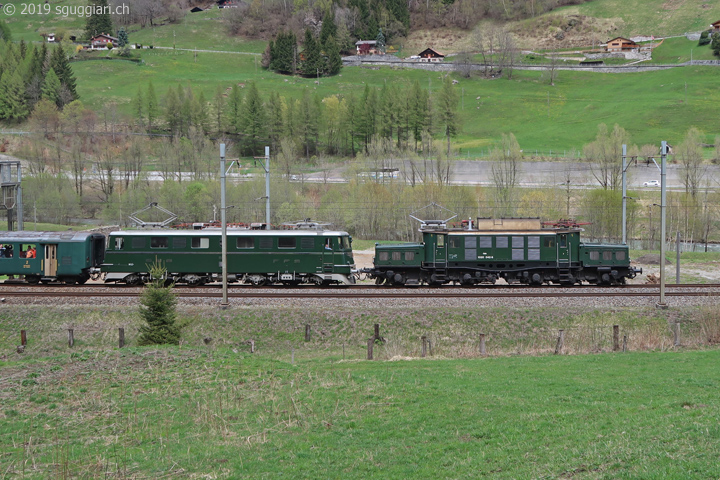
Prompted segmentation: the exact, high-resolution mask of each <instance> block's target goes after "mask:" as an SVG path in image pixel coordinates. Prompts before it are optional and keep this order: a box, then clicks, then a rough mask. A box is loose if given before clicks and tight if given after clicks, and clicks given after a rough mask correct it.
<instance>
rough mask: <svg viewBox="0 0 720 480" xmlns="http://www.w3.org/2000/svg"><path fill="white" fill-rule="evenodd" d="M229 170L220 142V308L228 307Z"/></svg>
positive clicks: (222, 144) (222, 145)
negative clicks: (227, 198)
mask: <svg viewBox="0 0 720 480" xmlns="http://www.w3.org/2000/svg"><path fill="white" fill-rule="evenodd" d="M226 174H227V171H226V170H225V144H224V143H221V144H220V223H221V224H222V240H221V242H222V247H221V248H222V250H221V252H222V257H221V263H222V302H220V308H227V307H228V305H229V304H228V296H227V274H228V272H227V218H226V210H227V205H226V204H225V201H226V200H225V183H226V182H225V181H226V178H225V177H226Z"/></svg>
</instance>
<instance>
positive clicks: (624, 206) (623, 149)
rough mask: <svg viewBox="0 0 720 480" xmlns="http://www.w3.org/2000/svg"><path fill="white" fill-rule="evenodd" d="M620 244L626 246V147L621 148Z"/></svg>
mask: <svg viewBox="0 0 720 480" xmlns="http://www.w3.org/2000/svg"><path fill="white" fill-rule="evenodd" d="M622 243H623V245H627V145H625V144H623V146H622Z"/></svg>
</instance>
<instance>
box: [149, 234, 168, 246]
mask: <svg viewBox="0 0 720 480" xmlns="http://www.w3.org/2000/svg"><path fill="white" fill-rule="evenodd" d="M150 248H168V238H167V237H150Z"/></svg>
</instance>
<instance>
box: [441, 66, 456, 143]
mask: <svg viewBox="0 0 720 480" xmlns="http://www.w3.org/2000/svg"><path fill="white" fill-rule="evenodd" d="M457 105H458V94H457V91H455V87H453V84H452V78H451V77H450V75H448V76H446V77H445V79H444V80H443V84H442V88H441V89H440V93H439V95H438V117H439V118H438V119H439V121H440V123H441V124H442V126H443V133H444V134H445V138H446V139H447V154H448V156H449V155H450V137H454V136H455V135H457V133H458V131H459V130H460V125H459V119H458V112H457Z"/></svg>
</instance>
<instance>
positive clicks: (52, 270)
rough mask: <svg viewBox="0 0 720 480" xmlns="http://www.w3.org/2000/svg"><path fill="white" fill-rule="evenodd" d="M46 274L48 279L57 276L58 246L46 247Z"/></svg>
mask: <svg viewBox="0 0 720 480" xmlns="http://www.w3.org/2000/svg"><path fill="white" fill-rule="evenodd" d="M44 267H45V268H44V272H43V273H44V274H45V276H46V277H56V276H57V245H45V265H44Z"/></svg>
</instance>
